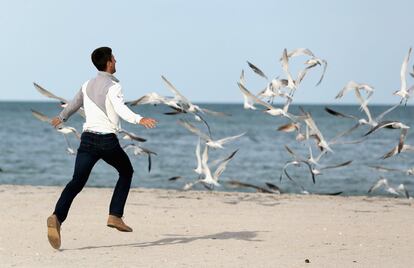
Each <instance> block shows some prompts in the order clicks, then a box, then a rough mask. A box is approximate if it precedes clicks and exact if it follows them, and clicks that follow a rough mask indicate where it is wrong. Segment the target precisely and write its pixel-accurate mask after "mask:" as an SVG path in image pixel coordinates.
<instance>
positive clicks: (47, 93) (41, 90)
mask: <svg viewBox="0 0 414 268" xmlns="http://www.w3.org/2000/svg"><path fill="white" fill-rule="evenodd" d="M33 85H34V87H35V89H36V90H37V91H39V93H40V94H42V95H43V96H46V97H48V98H51V99H55V100H58V101H60V103H61V106H62V108H65V107H66V106H67V105H68V103H69V102H68V101H67V100H66V99H64V98H62V97H59V96H56V95H55V94H53V93H52V92H50V91H49V90H46V89H45V88H44V87H42V86H41V85H39V84H37V83H35V82H33ZM77 112H78V114H79V115H80V116H82V117H83V118H85V111H84V110H83V108H82V107H81V108H80V109H79V110H78V111H77Z"/></svg>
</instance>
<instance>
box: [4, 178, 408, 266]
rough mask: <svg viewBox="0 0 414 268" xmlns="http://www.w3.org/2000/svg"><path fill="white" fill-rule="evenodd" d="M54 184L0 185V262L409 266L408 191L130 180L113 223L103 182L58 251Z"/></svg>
mask: <svg viewBox="0 0 414 268" xmlns="http://www.w3.org/2000/svg"><path fill="white" fill-rule="evenodd" d="M62 189H63V188H62V187H36V186H13V185H0V209H1V211H2V220H1V221H0V266H1V267H413V266H414V258H413V255H414V230H413V227H414V206H413V205H412V200H407V199H394V198H375V197H341V196H337V197H331V196H313V195H311V196H304V195H269V194H258V193H226V192H196V191H190V192H181V191H174V190H159V189H141V188H136V189H131V192H130V195H129V197H128V202H127V206H126V210H125V215H124V216H125V217H124V220H125V222H126V223H127V224H129V225H130V226H131V227H132V228H134V232H132V233H121V232H118V231H117V230H115V229H112V228H108V227H107V226H106V220H107V213H108V205H109V201H110V198H111V193H112V189H106V188H105V189H99V188H85V189H84V190H83V191H82V192H81V193H80V194H79V195H78V196H77V198H76V199H75V201H74V203H73V205H72V207H71V210H70V212H69V216H68V218H67V220H66V221H65V222H64V224H63V226H62V233H61V234H62V247H61V250H60V251H58V250H54V249H53V248H52V247H51V246H50V245H49V243H48V240H47V236H46V218H47V217H48V216H49V215H50V214H51V212H52V210H53V207H54V205H55V202H56V201H57V198H58V197H59V196H60V193H61V191H62ZM307 260H308V261H309V263H308V262H307Z"/></svg>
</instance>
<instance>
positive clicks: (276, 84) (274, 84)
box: [240, 61, 291, 109]
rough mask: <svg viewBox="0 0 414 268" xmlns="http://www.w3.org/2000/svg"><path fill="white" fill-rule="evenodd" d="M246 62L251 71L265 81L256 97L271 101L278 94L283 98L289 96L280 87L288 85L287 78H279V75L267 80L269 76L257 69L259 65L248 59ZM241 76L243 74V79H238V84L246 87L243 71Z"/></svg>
mask: <svg viewBox="0 0 414 268" xmlns="http://www.w3.org/2000/svg"><path fill="white" fill-rule="evenodd" d="M247 64H248V65H249V67H250V68H251V69H252V70H253V72H255V73H256V74H258V75H260V76H261V77H263V78H264V79H266V81H267V85H266V87H265V88H264V89H263V90H262V91H260V92H259V93H258V94H257V97H259V98H269V101H272V102H273V100H274V98H275V97H279V96H280V97H283V98H291V97H290V96H289V94H287V93H286V92H283V91H282V90H281V89H282V88H285V87H287V86H288V80H287V79H279V77H276V78H274V79H272V80H271V81H269V78H268V77H267V75H265V74H264V72H263V71H262V70H260V69H259V67H257V66H255V65H254V64H252V63H251V62H249V61H247ZM242 76H243V79H240V84H242V85H243V86H245V87H246V83H245V81H244V72H242ZM245 109H248V108H246V107H245Z"/></svg>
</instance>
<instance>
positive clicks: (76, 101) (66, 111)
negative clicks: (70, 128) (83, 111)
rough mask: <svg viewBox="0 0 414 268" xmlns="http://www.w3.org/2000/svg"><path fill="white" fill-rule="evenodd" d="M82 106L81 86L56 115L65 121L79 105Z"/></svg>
mask: <svg viewBox="0 0 414 268" xmlns="http://www.w3.org/2000/svg"><path fill="white" fill-rule="evenodd" d="M82 106H83V93H82V88H81V89H80V90H79V92H78V93H77V94H76V95H75V97H74V98H73V100H72V101H71V102H69V103H68V104H67V105H66V107H65V108H64V109H63V110H62V111H61V112H60V114H59V115H58V117H59V118H60V120H61V121H63V122H66V121H67V120H68V119H69V117H71V116H72V115H73V114H74V113H75V112H76V111H77V110H79V109H80V107H82Z"/></svg>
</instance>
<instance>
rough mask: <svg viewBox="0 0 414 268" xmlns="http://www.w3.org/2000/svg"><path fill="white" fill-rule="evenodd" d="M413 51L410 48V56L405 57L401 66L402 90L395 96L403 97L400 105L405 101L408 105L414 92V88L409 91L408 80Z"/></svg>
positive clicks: (395, 93) (396, 92)
mask: <svg viewBox="0 0 414 268" xmlns="http://www.w3.org/2000/svg"><path fill="white" fill-rule="evenodd" d="M411 50H412V48H411V47H410V48H409V49H408V54H407V55H406V56H405V58H404V61H403V63H402V65H401V71H400V79H401V88H400V89H399V90H397V91H395V92H394V95H396V96H400V97H401V101H400V103H402V102H403V101H404V100H405V104H407V101H408V98H410V94H411V93H412V92H413V90H414V86H412V87H410V88H408V89H407V78H406V74H407V66H408V61H409V59H410V54H411Z"/></svg>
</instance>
